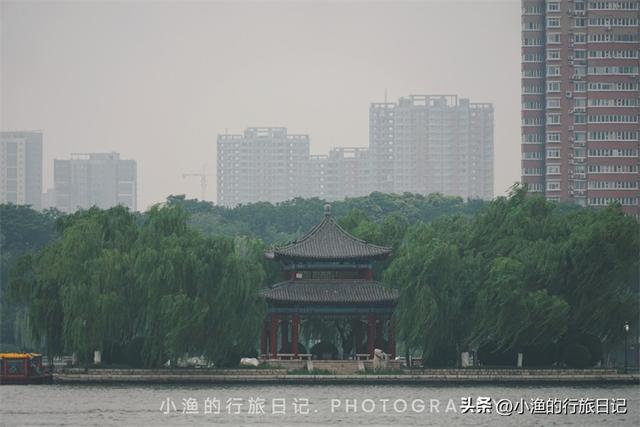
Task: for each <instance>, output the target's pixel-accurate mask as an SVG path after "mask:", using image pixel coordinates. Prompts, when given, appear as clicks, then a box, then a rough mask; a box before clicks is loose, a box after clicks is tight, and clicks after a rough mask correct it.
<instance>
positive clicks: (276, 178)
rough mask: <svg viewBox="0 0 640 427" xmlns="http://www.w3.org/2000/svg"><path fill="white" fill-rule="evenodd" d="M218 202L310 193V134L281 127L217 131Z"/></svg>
mask: <svg viewBox="0 0 640 427" xmlns="http://www.w3.org/2000/svg"><path fill="white" fill-rule="evenodd" d="M217 165H218V170H217V178H218V180H217V181H218V182H217V186H218V203H219V204H221V205H224V206H236V205H238V204H246V203H251V202H258V201H265V202H272V203H275V202H281V201H284V200H289V199H293V198H294V197H301V196H309V191H310V190H309V178H308V177H309V171H310V159H309V136H308V135H291V134H288V133H287V129H286V128H283V127H260V128H257V127H252V128H248V129H246V130H245V132H244V134H243V135H229V134H224V135H218V160H217Z"/></svg>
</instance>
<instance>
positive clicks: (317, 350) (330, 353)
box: [311, 341, 338, 359]
mask: <svg viewBox="0 0 640 427" xmlns="http://www.w3.org/2000/svg"><path fill="white" fill-rule="evenodd" d="M311 354H313V355H314V356H315V357H316V358H317V359H337V358H338V349H337V348H336V346H335V345H333V344H331V343H330V342H327V341H320V342H319V343H318V344H316V345H314V346H313V347H311Z"/></svg>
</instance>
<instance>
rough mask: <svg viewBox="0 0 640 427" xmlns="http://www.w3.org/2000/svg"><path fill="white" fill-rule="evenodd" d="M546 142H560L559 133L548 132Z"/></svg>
mask: <svg viewBox="0 0 640 427" xmlns="http://www.w3.org/2000/svg"><path fill="white" fill-rule="evenodd" d="M547 142H560V132H548V133H547Z"/></svg>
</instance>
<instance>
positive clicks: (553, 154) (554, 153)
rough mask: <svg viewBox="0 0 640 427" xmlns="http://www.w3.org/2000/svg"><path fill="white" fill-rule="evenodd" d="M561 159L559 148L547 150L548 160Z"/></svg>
mask: <svg viewBox="0 0 640 427" xmlns="http://www.w3.org/2000/svg"><path fill="white" fill-rule="evenodd" d="M559 158H560V149H558V148H549V149H547V159H559Z"/></svg>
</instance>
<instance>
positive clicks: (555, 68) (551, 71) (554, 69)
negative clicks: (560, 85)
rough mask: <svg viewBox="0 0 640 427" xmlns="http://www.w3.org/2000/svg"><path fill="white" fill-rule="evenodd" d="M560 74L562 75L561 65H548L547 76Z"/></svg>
mask: <svg viewBox="0 0 640 427" xmlns="http://www.w3.org/2000/svg"><path fill="white" fill-rule="evenodd" d="M559 75H560V66H559V65H547V76H559Z"/></svg>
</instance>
